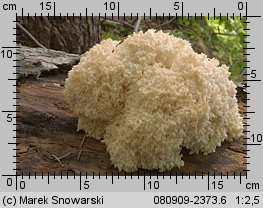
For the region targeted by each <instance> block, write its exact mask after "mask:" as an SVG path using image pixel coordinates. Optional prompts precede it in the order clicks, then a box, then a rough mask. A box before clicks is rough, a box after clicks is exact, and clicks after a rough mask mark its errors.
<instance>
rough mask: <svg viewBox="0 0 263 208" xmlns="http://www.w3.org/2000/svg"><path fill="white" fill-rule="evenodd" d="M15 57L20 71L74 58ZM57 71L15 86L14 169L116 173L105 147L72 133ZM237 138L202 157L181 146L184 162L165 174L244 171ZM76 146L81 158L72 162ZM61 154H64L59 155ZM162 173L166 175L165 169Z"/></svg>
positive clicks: (62, 76)
mask: <svg viewBox="0 0 263 208" xmlns="http://www.w3.org/2000/svg"><path fill="white" fill-rule="evenodd" d="M41 50H43V49H41ZM37 53H39V55H38V57H43V59H41V65H40V66H38V65H34V64H33V63H35V62H34V61H33V63H32V64H31V65H30V64H28V63H29V62H28V60H29V59H31V60H35V61H37V59H33V58H32V54H37ZM54 53H55V55H54ZM25 54H26V55H25ZM30 54H31V55H30ZM57 54H62V57H65V56H66V57H67V58H62V57H61V56H57ZM21 56H24V60H23V61H24V62H23V67H21V68H22V69H20V70H21V71H24V74H28V73H29V72H30V73H31V71H32V68H33V69H34V70H37V69H43V70H44V69H45V68H46V67H47V68H48V67H49V68H52V67H53V68H58V69H61V68H60V66H64V65H65V66H67V67H69V66H72V65H73V64H74V63H76V62H77V60H78V58H79V57H77V56H75V55H68V54H65V53H63V52H60V53H59V52H58V53H57V52H53V51H51V52H50V51H49V52H48V51H45V52H39V51H38V50H37V49H31V48H25V49H24V51H23V54H21ZM33 57H35V55H33ZM43 63H44V64H43ZM51 66H52V67H51ZM62 68H63V67H62ZM27 70H28V71H29V72H28V71H27ZM48 71H50V70H48ZM61 72H63V70H62V71H60V70H58V72H57V74H55V75H49V76H47V77H39V78H38V79H37V80H32V79H23V81H22V82H21V85H20V86H19V87H18V89H17V90H18V91H20V100H19V105H20V107H19V111H20V112H19V113H18V115H17V116H19V117H20V120H19V122H20V124H21V125H20V132H19V137H20V138H19V139H17V141H18V142H19V143H20V146H21V147H23V151H20V152H19V151H18V152H17V154H19V156H20V157H19V158H18V161H19V162H20V163H18V164H17V168H19V169H21V171H23V174H24V175H27V174H28V172H36V173H37V174H42V172H44V174H47V172H52V173H53V172H56V174H60V173H61V172H62V173H63V174H66V173H68V174H73V173H75V174H77V175H78V174H79V173H80V172H87V174H88V175H93V172H94V175H98V174H99V172H100V174H101V175H105V174H106V172H110V173H111V172H113V174H114V175H117V172H118V170H117V169H116V168H114V166H113V165H112V164H111V162H110V157H109V155H108V153H107V152H106V148H105V145H104V144H103V143H101V142H100V141H98V140H95V139H93V138H90V137H86V138H85V141H86V142H83V134H84V132H82V131H80V132H77V118H76V116H75V115H74V114H73V113H72V111H71V110H70V108H69V106H68V104H67V103H66V102H65V100H64V96H63V91H64V81H65V78H66V74H65V73H61ZM239 105H240V109H241V111H242V110H243V111H245V109H242V108H243V107H242V106H243V105H244V104H243V103H242V102H241V100H240V103H239ZM243 141H244V140H243V139H242V138H240V139H239V140H237V141H235V142H231V143H228V142H224V143H223V144H222V146H221V147H219V148H217V151H216V152H215V153H212V154H209V155H207V156H205V155H202V154H198V155H196V154H194V155H189V151H188V150H187V149H183V152H182V153H183V160H184V161H185V165H184V167H182V168H181V169H177V168H174V169H173V170H172V171H171V174H173V175H175V174H176V172H177V174H178V175H181V173H182V172H184V174H187V175H188V174H189V173H190V174H191V175H194V174H195V172H197V175H201V174H202V173H203V174H204V175H205V174H206V173H207V172H208V171H209V172H216V173H217V174H219V173H221V172H222V173H223V174H224V175H226V173H227V172H228V174H229V175H233V173H234V172H240V171H241V172H242V171H243V170H244V169H246V166H245V165H244V164H243V163H244V162H246V159H245V158H244V156H246V153H245V151H244V146H243V143H244V142H243ZM80 144H81V146H80ZM80 149H81V160H78V155H79V154H80ZM68 153H70V154H68ZM63 155H66V157H63V158H61V157H62V156H63ZM54 158H55V159H54ZM62 159H63V162H62V161H61V160H62ZM144 171H145V170H139V172H137V173H133V175H137V174H143V172H144ZM145 172H146V175H149V174H152V175H156V174H157V171H156V170H155V171H151V173H150V171H145ZM120 174H121V175H123V174H124V173H123V172H122V173H120ZM164 174H165V175H169V174H170V172H169V173H168V172H166V173H164Z"/></svg>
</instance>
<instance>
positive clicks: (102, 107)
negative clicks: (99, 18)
mask: <svg viewBox="0 0 263 208" xmlns="http://www.w3.org/2000/svg"><path fill="white" fill-rule="evenodd" d="M228 77H229V72H228V68H227V67H226V66H225V65H223V66H219V62H218V61H217V60H216V59H209V58H207V56H206V55H205V54H197V53H195V52H194V51H193V49H192V47H191V45H190V43H189V42H187V41H185V40H183V39H181V38H176V37H174V36H172V35H169V34H167V33H163V32H162V31H159V32H156V31H154V30H148V31H147V32H145V33H143V32H140V33H138V34H133V35H131V36H129V37H127V38H126V39H125V40H124V41H123V42H122V43H119V42H117V41H113V40H110V39H108V40H104V41H102V42H101V43H100V44H97V45H96V46H94V47H93V48H92V49H90V51H88V52H87V53H86V54H85V55H84V56H83V57H82V58H81V60H80V63H79V64H78V65H77V66H74V68H73V69H72V70H71V71H70V72H69V74H68V79H67V81H66V87H65V96H66V100H67V101H68V103H69V104H70V106H71V108H72V109H73V110H74V112H75V113H76V114H77V115H78V129H82V130H85V132H86V133H87V134H88V135H89V136H91V137H95V138H97V139H101V138H103V139H104V140H103V142H105V144H106V148H107V151H108V152H109V154H110V158H111V162H112V163H113V164H114V165H115V167H117V168H118V169H119V170H124V171H128V172H130V171H136V170H137V169H138V168H145V169H159V170H160V171H164V170H171V169H172V168H174V167H181V166H183V165H184V162H183V161H182V159H181V157H182V155H181V149H182V147H186V148H187V149H189V150H191V152H192V153H198V152H203V153H204V154H208V153H211V152H214V151H215V149H216V147H218V146H220V145H221V143H222V142H223V141H225V140H228V141H231V140H233V139H237V138H239V137H240V136H241V134H242V128H243V126H242V118H241V116H240V115H239V111H238V105H237V100H236V97H235V95H236V87H235V85H234V83H233V82H232V81H231V80H229V78H228Z"/></svg>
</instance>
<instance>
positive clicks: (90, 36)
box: [18, 17, 101, 54]
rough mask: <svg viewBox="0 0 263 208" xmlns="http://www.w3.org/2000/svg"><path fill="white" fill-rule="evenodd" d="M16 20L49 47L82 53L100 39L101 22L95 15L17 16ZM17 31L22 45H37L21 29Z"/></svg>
mask: <svg viewBox="0 0 263 208" xmlns="http://www.w3.org/2000/svg"><path fill="white" fill-rule="evenodd" d="M18 20H19V21H20V24H21V25H22V26H23V27H24V28H25V29H27V30H28V31H29V32H30V33H31V34H32V35H33V36H34V37H35V38H36V39H37V40H38V41H39V42H40V43H41V44H42V45H43V46H45V47H46V48H49V49H54V50H59V51H65V52H67V53H77V54H82V53H84V52H86V51H87V50H88V49H89V48H91V47H92V46H93V45H95V44H96V43H98V42H100V40H101V24H100V21H99V20H98V18H96V17H93V18H91V17H88V18H87V19H86V17H82V18H80V17H74V19H73V17H69V18H68V19H67V18H66V17H61V18H60V17H56V18H55V19H54V17H49V18H48V17H42V18H41V17H36V18H35V17H29V18H27V17H24V18H23V19H22V18H21V17H19V18H18ZM18 32H19V33H20V34H21V35H20V36H18V40H19V41H20V42H21V44H22V45H25V46H30V47H37V45H36V44H35V43H34V42H33V41H32V40H30V38H29V37H28V36H27V35H26V34H25V33H24V32H23V31H18Z"/></svg>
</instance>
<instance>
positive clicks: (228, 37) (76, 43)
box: [19, 17, 246, 83]
mask: <svg viewBox="0 0 263 208" xmlns="http://www.w3.org/2000/svg"><path fill="white" fill-rule="evenodd" d="M243 22H244V20H240V19H239V17H236V18H235V19H232V18H229V19H228V20H227V19H226V17H221V19H220V18H215V19H214V18H213V17H210V18H209V19H208V18H207V17H203V18H202V19H201V18H200V17H198V18H196V19H195V18H194V17H192V18H191V17H190V18H189V20H188V19H187V18H184V19H183V20H182V18H175V17H170V18H168V17H164V18H163V17H158V18H157V19H155V18H153V19H152V20H150V19H149V18H146V19H145V20H144V19H140V18H139V21H138V20H137V19H136V18H133V20H130V18H126V19H124V18H120V19H117V17H114V18H113V19H112V18H111V17H109V18H107V19H105V18H100V20H99V19H98V18H97V17H94V18H92V19H91V18H90V17H89V18H88V19H85V18H82V19H81V18H79V17H78V18H77V17H75V18H72V17H70V18H69V19H66V18H61V19H60V18H56V19H55V20H53V19H48V18H46V17H43V18H40V17H37V18H36V19H35V18H34V17H29V18H24V19H20V24H21V27H23V28H24V29H26V30H27V31H28V32H29V33H30V34H31V35H32V36H33V37H35V39H36V40H37V41H38V42H39V43H41V45H42V46H43V47H46V48H51V49H55V50H60V51H65V52H68V53H77V54H82V53H84V52H85V51H87V50H88V49H89V48H91V47H92V46H93V45H94V44H96V43H98V42H100V41H101V40H103V39H107V38H111V39H114V40H120V41H121V40H123V39H125V37H127V36H128V35H130V34H132V33H133V32H137V31H146V30H148V29H156V30H163V31H164V32H167V33H170V34H172V35H174V36H176V37H181V38H183V39H186V40H188V41H189V42H190V43H191V44H192V47H193V48H194V50H195V51H196V52H197V53H205V54H206V55H207V56H208V57H210V58H212V57H215V58H217V59H218V60H219V61H220V63H221V64H226V65H227V66H229V69H230V72H231V77H230V78H231V79H232V80H233V81H235V82H236V83H239V82H242V80H243V74H244V73H245V70H244V68H243V67H244V66H245V64H244V62H245V61H246V60H245V59H244V56H243V53H244V52H245V51H244V49H243V47H244V44H243V42H244V41H246V40H245V37H244V35H245V34H246V30H244V29H246V24H245V23H243ZM23 28H22V29H23ZM22 29H21V30H22ZM30 34H27V33H26V32H25V31H22V32H21V36H20V37H19V41H20V42H21V43H22V45H26V46H31V47H37V44H36V43H35V42H34V41H32V38H30Z"/></svg>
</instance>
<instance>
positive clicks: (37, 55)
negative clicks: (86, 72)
mask: <svg viewBox="0 0 263 208" xmlns="http://www.w3.org/2000/svg"><path fill="white" fill-rule="evenodd" d="M19 46H20V48H18V50H17V52H18V55H17V59H18V60H20V61H19V66H20V67H19V68H17V72H18V73H19V74H17V78H23V77H36V78H38V77H39V76H41V75H43V74H47V73H51V72H52V73H54V74H56V73H58V71H60V72H62V71H65V72H66V71H68V70H70V69H71V68H72V66H73V65H75V64H77V63H78V62H79V59H80V56H79V55H76V54H68V53H65V52H62V51H55V50H51V49H43V48H30V47H26V46H22V45H19Z"/></svg>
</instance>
